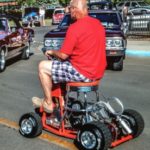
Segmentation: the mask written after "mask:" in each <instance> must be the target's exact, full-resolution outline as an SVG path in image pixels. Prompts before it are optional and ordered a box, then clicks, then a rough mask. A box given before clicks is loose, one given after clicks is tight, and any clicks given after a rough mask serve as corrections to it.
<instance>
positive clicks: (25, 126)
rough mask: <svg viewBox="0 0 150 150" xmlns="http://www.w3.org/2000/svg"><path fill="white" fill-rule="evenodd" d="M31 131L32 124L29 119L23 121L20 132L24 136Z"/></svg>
mask: <svg viewBox="0 0 150 150" xmlns="http://www.w3.org/2000/svg"><path fill="white" fill-rule="evenodd" d="M32 130H33V123H32V121H31V120H29V119H24V120H23V121H22V123H21V131H22V132H23V133H25V134H30V133H31V132H32Z"/></svg>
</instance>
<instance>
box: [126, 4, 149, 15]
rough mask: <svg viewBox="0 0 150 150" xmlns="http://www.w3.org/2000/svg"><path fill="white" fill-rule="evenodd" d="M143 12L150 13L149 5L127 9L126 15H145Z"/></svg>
mask: <svg viewBox="0 0 150 150" xmlns="http://www.w3.org/2000/svg"><path fill="white" fill-rule="evenodd" d="M145 14H150V7H146V6H145V7H144V6H140V7H136V8H132V9H130V10H129V11H128V15H145Z"/></svg>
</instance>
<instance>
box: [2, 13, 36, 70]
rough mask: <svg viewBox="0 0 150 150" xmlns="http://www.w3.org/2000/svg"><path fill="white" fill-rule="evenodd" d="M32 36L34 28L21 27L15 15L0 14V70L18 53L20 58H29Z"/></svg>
mask: <svg viewBox="0 0 150 150" xmlns="http://www.w3.org/2000/svg"><path fill="white" fill-rule="evenodd" d="M33 36H34V30H32V29H29V28H23V27H22V26H21V24H20V22H19V20H17V19H16V18H15V17H13V16H10V15H0V72H3V71H4V70H5V68H6V62H7V61H8V60H9V59H11V58H14V57H16V56H18V55H20V56H21V58H22V59H29V57H30V44H31V42H32V38H33Z"/></svg>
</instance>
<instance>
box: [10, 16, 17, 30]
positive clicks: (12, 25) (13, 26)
mask: <svg viewBox="0 0 150 150" xmlns="http://www.w3.org/2000/svg"><path fill="white" fill-rule="evenodd" d="M8 25H9V28H10V30H11V32H15V31H16V29H17V24H16V22H15V20H14V19H12V18H8Z"/></svg>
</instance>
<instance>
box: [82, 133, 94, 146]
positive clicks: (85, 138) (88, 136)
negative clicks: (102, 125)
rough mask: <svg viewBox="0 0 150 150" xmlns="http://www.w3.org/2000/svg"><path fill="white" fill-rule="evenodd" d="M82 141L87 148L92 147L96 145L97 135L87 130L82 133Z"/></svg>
mask: <svg viewBox="0 0 150 150" xmlns="http://www.w3.org/2000/svg"><path fill="white" fill-rule="evenodd" d="M81 143H82V145H83V146H84V147H85V148H86V149H92V148H94V147H95V145H96V137H95V135H94V134H93V133H92V132H89V131H85V132H83V133H82V134H81Z"/></svg>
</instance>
